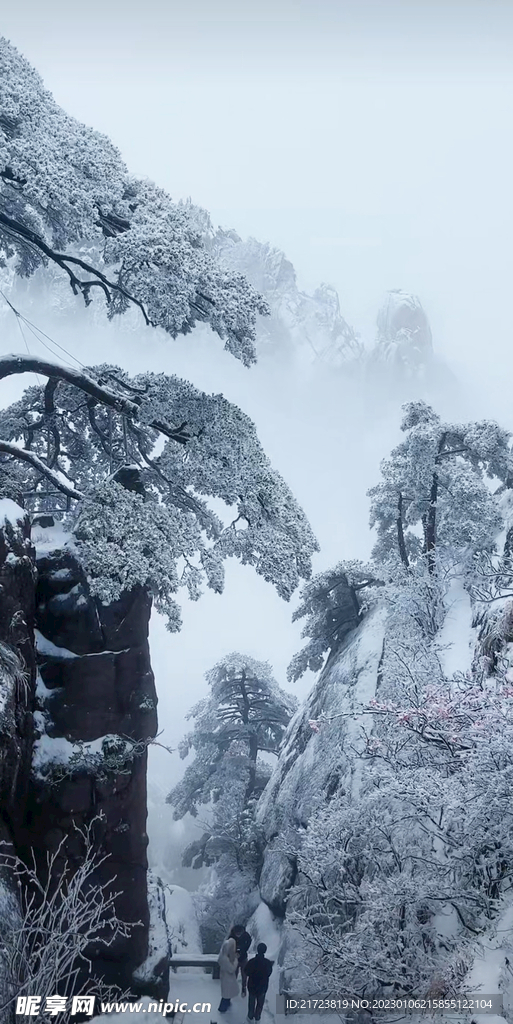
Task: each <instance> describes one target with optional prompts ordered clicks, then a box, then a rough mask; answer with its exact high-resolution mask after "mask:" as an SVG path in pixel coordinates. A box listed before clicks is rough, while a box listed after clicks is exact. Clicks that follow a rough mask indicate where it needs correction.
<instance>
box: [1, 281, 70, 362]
mask: <svg viewBox="0 0 513 1024" xmlns="http://www.w3.org/2000/svg"><path fill="white" fill-rule="evenodd" d="M0 295H1V296H2V298H3V299H4V300H5V302H6V303H7V305H8V306H9V307H10V309H12V311H13V313H14V315H15V316H16V318H17V320H18V323H20V321H21V320H22V321H23V323H24V324H25V325H26V326H27V327H28V329H29V331H30V333H31V334H32V335H33V336H34V338H35V339H36V341H38V342H39V344H40V345H43V347H44V348H46V349H47V351H48V352H51V354H52V355H53V356H57V358H58V359H59V358H60V357H59V356H58V354H57V353H56V352H55V351H53V350H52V349H51V348H49V346H48V345H46V344H45V342H44V341H43V340H42V338H41V337H39V335H42V336H43V338H46V340H47V341H49V342H50V343H51V344H52V345H55V347H56V348H58V349H60V350H61V352H64V354H65V355H67V356H68V357H69V358H70V359H73V360H74V361H75V363H77V364H78V366H80V367H81V368H82V369H83V370H85V369H86V367H85V365H84V363H82V362H81V361H80V359H78V358H77V357H76V356H74V355H73V354H72V353H71V352H68V350H67V349H66V348H64V346H63V345H60V344H59V342H58V341H55V340H54V339H53V338H51V337H50V336H49V335H48V334H45V332H44V331H42V330H41V328H40V327H37V325H36V324H33V323H32V321H31V320H29V319H28V317H26V316H24V314H23V313H20V311H19V310H18V309H16V307H15V306H13V304H12V302H10V300H9V299H8V298H7V296H6V295H5V294H4V292H3V291H0ZM36 332H37V333H36ZM22 333H23V332H22ZM25 344H26V341H25ZM27 351H29V350H28V347H27ZM29 355H30V351H29ZM68 365H70V364H69V363H68ZM36 376H37V375H36Z"/></svg>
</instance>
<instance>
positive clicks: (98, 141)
mask: <svg viewBox="0 0 513 1024" xmlns="http://www.w3.org/2000/svg"><path fill="white" fill-rule="evenodd" d="M209 233H212V229H211V226H210V222H209V218H208V215H207V214H206V213H205V212H204V211H199V210H197V209H196V208H195V207H193V206H192V205H190V204H183V203H178V204H177V203H173V202H172V200H171V199H170V197H169V196H168V195H167V194H166V193H165V192H164V191H163V190H162V189H160V188H158V187H157V186H156V185H154V184H153V183H152V182H150V181H147V180H139V179H136V178H134V177H133V176H132V175H130V174H129V173H128V171H127V168H126V167H125V165H124V163H123V161H122V159H121V156H120V154H119V152H118V151H117V149H116V148H115V147H114V146H113V145H112V143H111V142H110V140H109V139H107V138H106V137H105V136H103V135H101V134H100V133H99V132H96V131H93V130H92V129H91V128H87V127H86V126H85V125H82V124H80V123H79V122H78V121H76V120H75V119H74V118H72V117H69V116H68V115H67V114H66V113H65V111H63V110H62V109H61V108H60V107H59V106H58V105H57V104H56V103H55V101H54V100H53V97H52V96H51V94H50V93H49V92H47V90H46V89H45V88H44V86H43V83H42V82H41V79H40V77H39V75H38V74H37V72H36V71H34V69H33V68H32V67H31V66H30V64H29V63H28V62H27V61H26V60H25V59H24V58H23V57H22V56H21V55H20V54H19V53H18V52H17V50H16V49H15V48H14V47H13V46H12V45H11V44H10V43H9V42H8V41H7V40H6V39H3V38H0V255H2V257H3V259H4V260H5V259H11V260H14V262H15V268H16V271H17V273H18V274H21V275H23V276H29V275H30V274H32V273H33V272H34V271H35V270H36V269H37V268H38V267H40V266H45V265H48V264H49V263H50V264H51V265H53V266H56V267H59V268H60V269H61V271H62V273H63V274H64V275H67V277H68V279H69V283H70V285H71V288H72V289H73V292H74V293H75V294H81V295H82V296H83V298H84V299H85V301H86V303H88V302H90V301H91V298H92V296H93V295H96V294H98V293H99V294H100V295H102V296H103V298H104V299H105V300H106V302H107V304H108V314H109V316H113V315H114V314H116V313H123V312H124V311H125V310H126V309H127V308H128V306H129V305H131V304H134V305H136V306H138V307H139V309H140V310H141V313H142V315H143V317H144V320H145V322H146V323H147V324H151V325H152V326H155V327H162V328H163V330H165V331H167V332H168V333H169V334H171V335H172V336H173V337H176V335H178V334H186V333H188V332H189V331H191V330H192V328H193V327H194V326H195V324H196V323H198V322H202V323H208V324H210V326H211V327H212V329H213V330H214V331H216V332H217V333H218V334H219V335H220V337H221V338H223V339H224V341H225V348H226V349H227V350H228V351H229V352H231V353H232V354H233V355H234V356H236V357H237V358H238V359H241V360H242V362H243V363H244V364H245V365H247V366H249V365H250V364H251V363H252V362H254V361H255V346H254V342H255V323H256V317H257V314H258V313H264V314H265V313H267V312H268V307H267V305H266V303H265V302H264V300H263V299H262V298H261V296H259V295H258V294H257V292H256V291H255V290H254V289H253V288H252V287H251V285H250V284H249V283H248V282H247V280H246V279H245V278H244V277H243V275H242V274H240V273H237V272H235V271H230V270H229V269H227V268H226V267H225V266H222V265H221V264H220V263H219V261H218V260H217V258H216V256H215V255H213V254H212V253H210V252H209V251H208V249H207V248H206V247H205V245H204V241H203V240H204V239H205V238H206V237H207V236H208V234H209Z"/></svg>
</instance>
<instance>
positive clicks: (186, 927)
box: [165, 885, 202, 978]
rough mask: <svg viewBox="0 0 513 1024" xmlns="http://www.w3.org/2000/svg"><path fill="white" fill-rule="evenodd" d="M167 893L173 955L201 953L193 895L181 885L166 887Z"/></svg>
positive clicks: (167, 914) (168, 925)
mask: <svg viewBox="0 0 513 1024" xmlns="http://www.w3.org/2000/svg"><path fill="white" fill-rule="evenodd" d="M165 893H166V921H167V927H168V931H169V935H170V939H171V948H172V950H173V953H191V954H193V953H201V952H202V946H201V938H200V930H199V924H198V919H197V917H196V910H195V907H194V903H193V900H192V897H191V894H190V893H189V892H187V889H183V888H182V886H181V885H166V886H165ZM190 970H193V968H190ZM173 977H175V975H174V974H173V973H172V974H171V978H173Z"/></svg>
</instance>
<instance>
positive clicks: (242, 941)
mask: <svg viewBox="0 0 513 1024" xmlns="http://www.w3.org/2000/svg"><path fill="white" fill-rule="evenodd" d="M232 934H233V935H234V937H235V942H236V943H237V963H238V966H237V974H238V973H239V969H240V980H241V982H242V992H241V995H243V996H245V995H246V964H247V962H248V950H249V947H250V946H251V935H250V934H249V932H247V931H246V929H245V928H243V926H242V925H241V924H236V925H235V927H234V928H233V932H232Z"/></svg>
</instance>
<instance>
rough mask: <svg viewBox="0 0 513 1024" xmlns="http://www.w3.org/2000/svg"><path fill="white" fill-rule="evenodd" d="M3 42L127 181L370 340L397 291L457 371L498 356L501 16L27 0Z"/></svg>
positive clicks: (505, 112)
mask: <svg viewBox="0 0 513 1024" xmlns="http://www.w3.org/2000/svg"><path fill="white" fill-rule="evenodd" d="M2 31H3V33H4V34H5V35H6V36H7V37H8V38H10V39H11V41H12V42H13V43H14V44H15V45H16V46H18V47H19V49H20V50H21V51H22V52H23V53H24V54H25V55H26V56H27V57H28V58H29V59H30V60H31V61H32V63H34V64H35V66H36V67H37V68H38V70H39V71H40V72H41V74H42V75H43V77H44V79H45V82H46V84H47V86H48V87H49V88H50V89H51V90H52V91H53V93H54V95H55V97H56V99H57V101H58V102H60V103H61V104H62V105H63V106H65V107H66V109H67V110H68V111H69V112H70V113H72V114H74V115H75V116H77V117H78V118H80V119H81V120H83V121H85V122H86V123H88V124H91V125H93V126H94V127H96V128H98V129H100V130H102V131H104V132H106V133H107V134H108V135H109V136H111V138H112V139H113V140H114V141H115V142H116V143H117V144H118V146H119V147H120V149H121V151H122V153H123V156H124V157H125V158H126V160H127V162H128V164H129V166H130V168H131V170H133V171H134V172H136V173H139V174H143V175H147V176H149V177H152V178H154V179H155V180H156V181H157V182H158V183H159V184H161V185H162V186H164V187H165V188H166V189H167V190H168V191H169V192H170V193H171V195H172V196H174V197H175V198H180V197H182V198H185V197H187V196H191V197H192V198H193V200H194V201H195V202H197V203H199V204H200V205H204V206H205V207H206V208H207V209H208V210H209V211H210V212H211V214H212V217H213V220H214V222H215V223H220V224H221V225H222V226H228V227H232V226H234V227H236V228H237V229H238V230H239V232H240V233H241V234H242V235H246V234H252V235H254V236H255V237H257V238H260V239H269V240H271V241H272V242H274V243H275V244H277V245H278V246H280V247H282V248H283V249H285V251H286V252H287V254H288V255H289V257H290V258H291V259H292V261H293V263H294V264H295V266H296V268H297V271H298V274H299V280H300V283H301V284H303V285H304V286H306V287H314V286H316V285H317V284H318V283H319V282H320V281H321V280H326V281H328V282H329V283H331V284H334V285H335V286H336V287H337V289H338V290H339V293H340V297H341V306H342V310H343V313H344V315H345V316H346V318H347V319H348V320H349V321H350V322H351V323H352V324H353V325H354V326H355V327H356V328H357V329H359V330H361V332H362V334H363V336H364V337H365V338H370V337H371V336H372V332H373V324H374V320H375V315H376V310H377V308H378V306H379V304H380V303H381V301H382V298H383V295H384V293H385V292H386V290H387V289H389V288H394V287H401V288H404V289H406V290H409V291H413V292H415V293H418V294H419V295H420V297H421V299H422V301H423V303H424V306H425V308H426V310H427V312H428V315H429V316H430V319H431V322H432V325H433V329H434V335H435V342H436V344H437V346H438V347H439V348H441V349H443V350H444V352H445V353H450V354H451V356H452V357H453V358H456V359H458V360H460V359H461V358H465V359H466V360H467V362H468V361H469V360H470V361H472V360H473V359H475V358H476V356H475V354H476V353H477V352H478V351H479V350H480V349H482V347H483V345H485V346H486V348H487V349H488V350H490V348H493V347H494V346H497V348H498V349H500V348H502V347H503V346H505V345H509V335H510V326H509V319H510V316H509V305H508V302H509V300H508V293H509V290H510V287H509V285H510V273H511V258H510V254H509V250H510V239H511V236H512V233H513V232H512V229H513V223H512V221H513V213H512V203H511V181H512V180H513V174H512V172H513V158H512V145H511V129H510V124H511V114H512V110H511V107H512V102H513V61H512V57H513V5H511V3H509V2H503V0H501V2H498V0H477V2H476V0H456V2H454V0H441V2H439V0H402V2H401V0H373V2H372V0H273V2H270V0H265V2H261V0H259V2H257V0H238V2H235V0H232V2H227V0H187V2H185V0H160V2H159V0H145V2H144V3H142V2H137V3H136V2H134V0H127V2H126V3H121V0H102V2H100V0H91V2H90V3H88V4H87V8H85V9H84V8H82V7H81V6H80V5H78V6H77V5H70V4H68V3H66V2H64V0H45V3H36V2H35V0H32V2H23V0H22V2H21V3H19V4H17V5H10V6H9V8H8V9H4V11H3V12H2Z"/></svg>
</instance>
